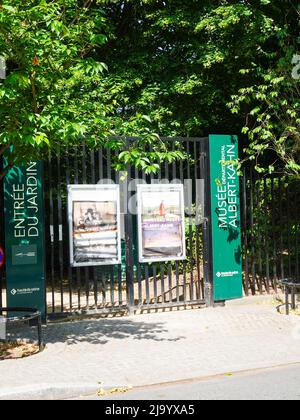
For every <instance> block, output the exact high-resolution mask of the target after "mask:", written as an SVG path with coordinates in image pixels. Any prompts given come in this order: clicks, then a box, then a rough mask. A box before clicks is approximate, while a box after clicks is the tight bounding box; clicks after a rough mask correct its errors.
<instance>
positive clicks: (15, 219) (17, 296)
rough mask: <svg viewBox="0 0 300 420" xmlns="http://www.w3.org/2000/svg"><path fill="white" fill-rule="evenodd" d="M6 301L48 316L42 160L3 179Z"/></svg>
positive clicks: (10, 304)
mask: <svg viewBox="0 0 300 420" xmlns="http://www.w3.org/2000/svg"><path fill="white" fill-rule="evenodd" d="M4 207H5V248H6V283H7V304H8V306H9V307H27V308H36V309H38V310H39V311H41V312H42V314H43V315H44V316H45V311H46V309H45V267H44V259H45V258H44V227H43V226H44V212H43V185H42V163H41V162H31V163H29V164H27V165H24V166H17V167H14V168H12V169H11V170H10V171H9V173H8V174H7V176H6V177H5V182H4Z"/></svg>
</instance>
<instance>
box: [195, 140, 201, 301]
mask: <svg viewBox="0 0 300 420" xmlns="http://www.w3.org/2000/svg"><path fill="white" fill-rule="evenodd" d="M200 156H201V155H200V152H199V151H198V148H197V142H196V141H194V161H195V168H194V189H195V204H196V208H195V223H194V229H195V230H196V268H197V287H196V298H197V299H200V295H201V268H200V266H201V263H200V230H199V224H198V221H197V220H196V218H197V212H198V207H199V203H198V202H197V179H199V175H198V173H199V167H198V161H199V159H200Z"/></svg>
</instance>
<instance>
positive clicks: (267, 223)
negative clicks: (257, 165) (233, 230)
mask: <svg viewBox="0 0 300 420" xmlns="http://www.w3.org/2000/svg"><path fill="white" fill-rule="evenodd" d="M264 213H265V233H264V241H265V252H266V280H267V285H266V287H267V292H268V293H269V292H270V254H269V226H268V225H269V218H268V214H269V211H268V194H267V179H266V178H264Z"/></svg>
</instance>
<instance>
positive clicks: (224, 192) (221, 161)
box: [209, 135, 243, 301]
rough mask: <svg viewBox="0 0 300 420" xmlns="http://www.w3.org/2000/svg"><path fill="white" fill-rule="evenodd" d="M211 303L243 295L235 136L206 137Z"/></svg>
mask: <svg viewBox="0 0 300 420" xmlns="http://www.w3.org/2000/svg"><path fill="white" fill-rule="evenodd" d="M209 147H210V177H211V211H212V256H213V282H214V300H215V301H222V300H229V299H237V298H241V297H242V296H243V286H242V252H241V215H240V189H239V176H238V174H237V168H236V165H235V164H234V161H235V160H236V159H237V158H238V138H237V137H236V136H228V135H224V136H219V135H212V136H210V141H209Z"/></svg>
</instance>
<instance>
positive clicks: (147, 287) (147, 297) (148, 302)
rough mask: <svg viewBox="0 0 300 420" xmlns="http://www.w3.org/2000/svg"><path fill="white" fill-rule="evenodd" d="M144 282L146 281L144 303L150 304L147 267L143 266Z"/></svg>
mask: <svg viewBox="0 0 300 420" xmlns="http://www.w3.org/2000/svg"><path fill="white" fill-rule="evenodd" d="M145 281H146V303H147V305H149V304H150V287H149V265H148V264H145Z"/></svg>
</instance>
